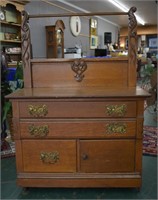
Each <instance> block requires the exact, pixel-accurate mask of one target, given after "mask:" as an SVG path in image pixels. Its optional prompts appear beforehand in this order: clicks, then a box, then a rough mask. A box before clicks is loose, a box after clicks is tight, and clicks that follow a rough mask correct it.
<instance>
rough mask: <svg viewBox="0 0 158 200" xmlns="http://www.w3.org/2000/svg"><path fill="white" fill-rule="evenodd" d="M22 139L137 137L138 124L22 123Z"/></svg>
mask: <svg viewBox="0 0 158 200" xmlns="http://www.w3.org/2000/svg"><path fill="white" fill-rule="evenodd" d="M20 133H21V138H60V137H64V138H70V137H71V138H87V137H99V138H127V137H135V134H136V122H135V121H123V120H122V121H121V120H117V121H116V120H115V121H113V120H110V121H105V120H78V121H76V120H47V121H43V120H38V121H37V120H32V121H26V120H25V121H24V122H20Z"/></svg>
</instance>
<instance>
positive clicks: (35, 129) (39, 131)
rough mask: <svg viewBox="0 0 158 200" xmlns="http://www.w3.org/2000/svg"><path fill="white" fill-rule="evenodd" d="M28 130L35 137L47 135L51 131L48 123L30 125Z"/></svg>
mask: <svg viewBox="0 0 158 200" xmlns="http://www.w3.org/2000/svg"><path fill="white" fill-rule="evenodd" d="M28 131H29V133H30V135H32V136H34V137H46V136H47V134H48V133H49V127H48V125H43V126H34V124H33V125H29V127H28Z"/></svg>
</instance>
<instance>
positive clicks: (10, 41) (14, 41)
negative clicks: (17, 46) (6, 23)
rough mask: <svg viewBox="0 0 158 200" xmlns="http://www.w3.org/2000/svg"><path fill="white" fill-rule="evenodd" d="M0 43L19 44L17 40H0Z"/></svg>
mask: <svg viewBox="0 0 158 200" xmlns="http://www.w3.org/2000/svg"><path fill="white" fill-rule="evenodd" d="M0 42H7V43H21V41H19V40H0Z"/></svg>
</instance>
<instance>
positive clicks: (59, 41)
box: [45, 20, 65, 58]
mask: <svg viewBox="0 0 158 200" xmlns="http://www.w3.org/2000/svg"><path fill="white" fill-rule="evenodd" d="M45 28H46V51H47V58H64V29H65V26H64V23H63V21H62V20H57V22H56V24H55V26H46V27H45Z"/></svg>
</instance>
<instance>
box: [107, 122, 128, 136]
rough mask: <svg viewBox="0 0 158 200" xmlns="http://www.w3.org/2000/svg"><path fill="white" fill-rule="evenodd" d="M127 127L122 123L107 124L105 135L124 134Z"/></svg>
mask: <svg viewBox="0 0 158 200" xmlns="http://www.w3.org/2000/svg"><path fill="white" fill-rule="evenodd" d="M126 129H127V126H126V124H123V123H109V124H107V125H106V133H107V134H112V133H121V134H124V133H126Z"/></svg>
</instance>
